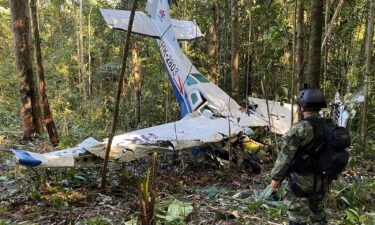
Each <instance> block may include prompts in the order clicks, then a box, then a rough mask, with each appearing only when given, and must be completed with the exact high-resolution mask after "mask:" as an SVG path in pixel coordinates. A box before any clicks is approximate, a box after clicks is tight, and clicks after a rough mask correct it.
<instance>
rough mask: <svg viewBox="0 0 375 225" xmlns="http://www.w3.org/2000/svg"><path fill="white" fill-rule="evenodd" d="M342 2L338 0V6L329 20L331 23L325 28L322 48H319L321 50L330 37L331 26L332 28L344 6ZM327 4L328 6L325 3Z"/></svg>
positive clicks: (342, 0)
mask: <svg viewBox="0 0 375 225" xmlns="http://www.w3.org/2000/svg"><path fill="white" fill-rule="evenodd" d="M327 1H328V0H327ZM344 2H345V1H344V0H340V2H339V4H338V5H337V7H336V10H335V13H334V14H333V17H332V19H331V22H330V23H329V25H328V28H327V27H326V30H325V34H324V39H323V42H322V46H321V48H322V49H323V48H324V46H325V45H326V44H327V40H328V38H329V37H330V35H331V32H332V28H333V26H334V24H335V21H336V18H337V16H338V15H339V13H340V10H341V8H342V6H343V5H344ZM327 4H329V3H327Z"/></svg>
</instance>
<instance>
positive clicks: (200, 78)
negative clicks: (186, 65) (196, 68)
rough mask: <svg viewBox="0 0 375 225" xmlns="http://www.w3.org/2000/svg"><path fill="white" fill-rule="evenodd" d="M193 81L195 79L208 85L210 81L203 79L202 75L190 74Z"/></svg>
mask: <svg viewBox="0 0 375 225" xmlns="http://www.w3.org/2000/svg"><path fill="white" fill-rule="evenodd" d="M191 75H192V76H193V77H194V78H195V79H197V80H198V81H200V82H202V83H210V81H209V80H208V79H207V78H205V77H204V76H203V75H202V74H200V73H192V74H191Z"/></svg>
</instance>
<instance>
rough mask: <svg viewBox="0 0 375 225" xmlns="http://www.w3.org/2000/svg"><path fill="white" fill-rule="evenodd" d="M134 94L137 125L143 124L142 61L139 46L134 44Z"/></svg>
mask: <svg viewBox="0 0 375 225" xmlns="http://www.w3.org/2000/svg"><path fill="white" fill-rule="evenodd" d="M132 55H133V73H134V92H135V125H136V127H137V126H138V124H139V123H140V122H141V61H140V59H139V58H138V45H137V43H134V45H133V49H132Z"/></svg>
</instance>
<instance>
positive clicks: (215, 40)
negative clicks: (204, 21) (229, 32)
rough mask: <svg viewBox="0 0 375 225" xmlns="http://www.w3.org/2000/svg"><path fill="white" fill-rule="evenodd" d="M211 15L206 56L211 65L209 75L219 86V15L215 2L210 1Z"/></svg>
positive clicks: (214, 0) (215, 0)
mask: <svg viewBox="0 0 375 225" xmlns="http://www.w3.org/2000/svg"><path fill="white" fill-rule="evenodd" d="M212 13H213V17H214V20H213V23H212V25H211V27H210V33H211V35H212V36H211V43H210V49H209V51H208V56H209V57H210V59H209V60H210V64H211V68H212V69H211V71H212V72H211V73H212V77H213V78H214V83H215V84H219V68H218V57H217V55H218V52H219V31H218V27H219V23H220V13H219V9H218V4H217V0H213V1H212Z"/></svg>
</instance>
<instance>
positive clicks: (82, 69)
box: [78, 0, 86, 94]
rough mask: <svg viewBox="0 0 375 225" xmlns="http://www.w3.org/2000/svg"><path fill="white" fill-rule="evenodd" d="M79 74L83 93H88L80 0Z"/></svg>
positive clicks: (80, 1) (81, 3) (80, 2)
mask: <svg viewBox="0 0 375 225" xmlns="http://www.w3.org/2000/svg"><path fill="white" fill-rule="evenodd" d="M78 36H79V47H78V49H79V55H78V57H79V58H78V59H79V74H80V77H81V81H80V84H79V87H80V91H81V93H83V94H85V93H86V88H85V87H86V84H85V65H84V58H83V2H82V0H79V32H78Z"/></svg>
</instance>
